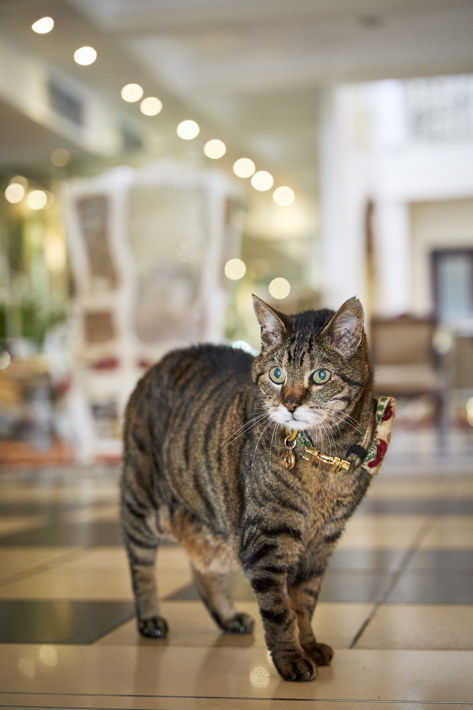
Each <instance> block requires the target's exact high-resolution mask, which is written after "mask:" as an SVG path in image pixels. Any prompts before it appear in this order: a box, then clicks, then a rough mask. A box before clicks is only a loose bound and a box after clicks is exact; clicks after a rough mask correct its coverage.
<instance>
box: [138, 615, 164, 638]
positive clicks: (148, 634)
mask: <svg viewBox="0 0 473 710" xmlns="http://www.w3.org/2000/svg"><path fill="white" fill-rule="evenodd" d="M138 631H139V632H140V634H141V636H144V637H145V638H148V639H165V638H166V636H167V635H168V631H169V627H168V624H167V621H166V619H163V617H162V616H152V617H151V618H150V619H138Z"/></svg>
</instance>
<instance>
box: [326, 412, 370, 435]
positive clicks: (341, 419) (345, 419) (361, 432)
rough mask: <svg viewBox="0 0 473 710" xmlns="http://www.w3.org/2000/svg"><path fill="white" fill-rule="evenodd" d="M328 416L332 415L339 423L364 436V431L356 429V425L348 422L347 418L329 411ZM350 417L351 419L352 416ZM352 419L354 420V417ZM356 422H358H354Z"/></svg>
mask: <svg viewBox="0 0 473 710" xmlns="http://www.w3.org/2000/svg"><path fill="white" fill-rule="evenodd" d="M330 416H331V417H334V419H337V420H338V421H339V422H340V424H346V425H347V426H349V427H350V428H351V429H353V430H354V431H357V432H358V433H359V434H361V436H364V434H365V432H364V431H361V429H358V427H356V426H354V425H353V424H352V423H351V422H349V421H348V418H345V417H340V416H338V415H337V414H336V413H335V412H331V413H330ZM348 416H349V415H348ZM350 419H353V417H350ZM353 421H356V419H354V420H353ZM356 423H357V424H358V422H356Z"/></svg>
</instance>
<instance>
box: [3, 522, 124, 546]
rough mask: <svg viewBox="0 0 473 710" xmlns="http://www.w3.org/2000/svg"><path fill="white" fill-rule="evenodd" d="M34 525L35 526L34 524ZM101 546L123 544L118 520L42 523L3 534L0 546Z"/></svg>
mask: <svg viewBox="0 0 473 710" xmlns="http://www.w3.org/2000/svg"><path fill="white" fill-rule="evenodd" d="M35 527H37V526H36V525H35ZM17 545H20V546H22V547H25V546H32V547H33V546H36V545H38V546H40V547H44V546H48V545H58V546H64V545H75V546H86V545H89V546H95V545H99V546H103V545H118V546H120V547H121V546H122V545H123V540H122V534H121V529H120V525H119V523H118V522H100V521H98V522H96V521H93V522H89V523H75V524H71V525H67V524H61V525H47V524H46V525H44V527H41V528H38V529H36V530H26V528H25V532H17V533H14V534H9V535H6V534H3V536H1V537H0V546H2V547H4V546H12V547H13V546H17Z"/></svg>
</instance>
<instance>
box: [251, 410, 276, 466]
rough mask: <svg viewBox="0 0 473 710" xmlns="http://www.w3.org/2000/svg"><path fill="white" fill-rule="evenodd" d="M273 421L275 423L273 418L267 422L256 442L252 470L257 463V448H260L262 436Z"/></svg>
mask: <svg viewBox="0 0 473 710" xmlns="http://www.w3.org/2000/svg"><path fill="white" fill-rule="evenodd" d="M268 416H269V415H268ZM272 423H273V420H272V419H271V420H270V421H269V422H268V424H266V426H265V427H264V429H263V431H262V432H261V434H260V437H259V439H258V441H257V442H256V446H255V452H254V454H253V461H252V462H251V469H252V470H253V466H254V465H255V457H256V451H257V449H258V445H259V442H260V441H261V438H262V436H263V434H264V433H265V431H266V430H267V429H268V428H269V427H270V426H271V424H272Z"/></svg>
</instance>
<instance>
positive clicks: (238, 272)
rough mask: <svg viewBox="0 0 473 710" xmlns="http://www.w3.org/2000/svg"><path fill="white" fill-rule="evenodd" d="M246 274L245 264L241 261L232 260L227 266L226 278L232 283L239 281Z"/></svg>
mask: <svg viewBox="0 0 473 710" xmlns="http://www.w3.org/2000/svg"><path fill="white" fill-rule="evenodd" d="M245 274H246V265H245V262H244V261H242V260H241V259H230V261H227V263H226V264H225V276H226V277H227V279H230V280H231V281H238V280H239V279H242V278H243V276H244V275H245Z"/></svg>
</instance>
